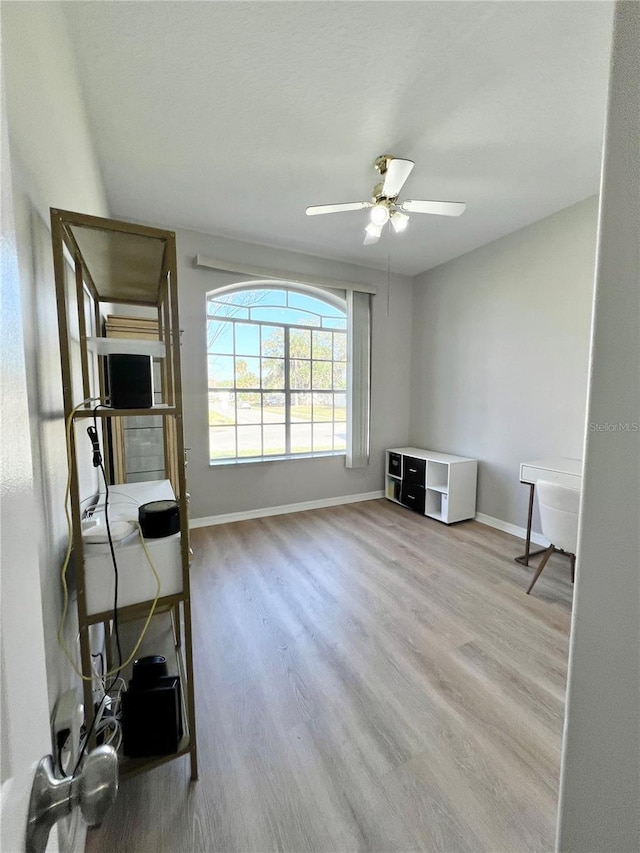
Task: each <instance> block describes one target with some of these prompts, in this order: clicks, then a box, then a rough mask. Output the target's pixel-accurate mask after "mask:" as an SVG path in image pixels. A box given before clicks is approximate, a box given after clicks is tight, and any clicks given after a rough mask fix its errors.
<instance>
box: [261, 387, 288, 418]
mask: <svg viewBox="0 0 640 853" xmlns="http://www.w3.org/2000/svg"><path fill="white" fill-rule="evenodd" d="M284 406H285V398H284V394H263V395H262V420H263V421H264V423H265V424H283V423H284V416H285V411H284Z"/></svg>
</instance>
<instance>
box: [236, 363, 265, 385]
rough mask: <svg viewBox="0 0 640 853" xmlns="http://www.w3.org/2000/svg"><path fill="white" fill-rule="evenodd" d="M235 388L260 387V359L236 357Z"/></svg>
mask: <svg viewBox="0 0 640 853" xmlns="http://www.w3.org/2000/svg"><path fill="white" fill-rule="evenodd" d="M236 386H237V387H238V388H259V387H260V359H259V358H243V357H240V356H236Z"/></svg>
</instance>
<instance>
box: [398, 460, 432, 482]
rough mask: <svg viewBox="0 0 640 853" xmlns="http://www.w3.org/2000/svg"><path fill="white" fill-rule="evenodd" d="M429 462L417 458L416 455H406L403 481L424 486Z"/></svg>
mask: <svg viewBox="0 0 640 853" xmlns="http://www.w3.org/2000/svg"><path fill="white" fill-rule="evenodd" d="M426 468H427V463H426V462H425V460H424V459H416V457H415V456H405V457H404V466H403V469H404V470H403V471H402V481H403V482H404V483H413V484H414V485H416V486H424V485H426V484H425V472H426Z"/></svg>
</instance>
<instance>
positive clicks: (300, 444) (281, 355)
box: [207, 281, 347, 462]
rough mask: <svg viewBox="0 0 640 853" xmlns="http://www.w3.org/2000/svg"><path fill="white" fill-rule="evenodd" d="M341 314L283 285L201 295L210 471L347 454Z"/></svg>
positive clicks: (318, 294)
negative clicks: (234, 464)
mask: <svg viewBox="0 0 640 853" xmlns="http://www.w3.org/2000/svg"><path fill="white" fill-rule="evenodd" d="M346 309H347V305H346V300H345V299H343V298H340V297H338V296H334V295H332V294H330V293H328V292H325V291H321V290H319V289H318V288H311V287H309V288H302V287H293V286H291V285H288V284H287V283H286V282H274V281H269V282H252V283H250V284H247V283H246V282H245V283H243V284H242V285H238V286H237V287H234V288H224V289H222V290H217V291H213V292H211V293H209V294H207V370H208V413H209V455H210V461H211V462H221V461H223V460H237V459H255V460H259V459H273V458H278V457H280V458H283V457H299V456H311V455H313V456H315V455H328V454H344V453H345V452H346V449H347V435H346V427H347V310H346Z"/></svg>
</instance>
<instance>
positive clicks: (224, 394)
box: [209, 391, 236, 426]
mask: <svg viewBox="0 0 640 853" xmlns="http://www.w3.org/2000/svg"><path fill="white" fill-rule="evenodd" d="M235 417H236V408H235V394H234V393H233V391H209V426H222V425H223V424H233V423H235Z"/></svg>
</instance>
